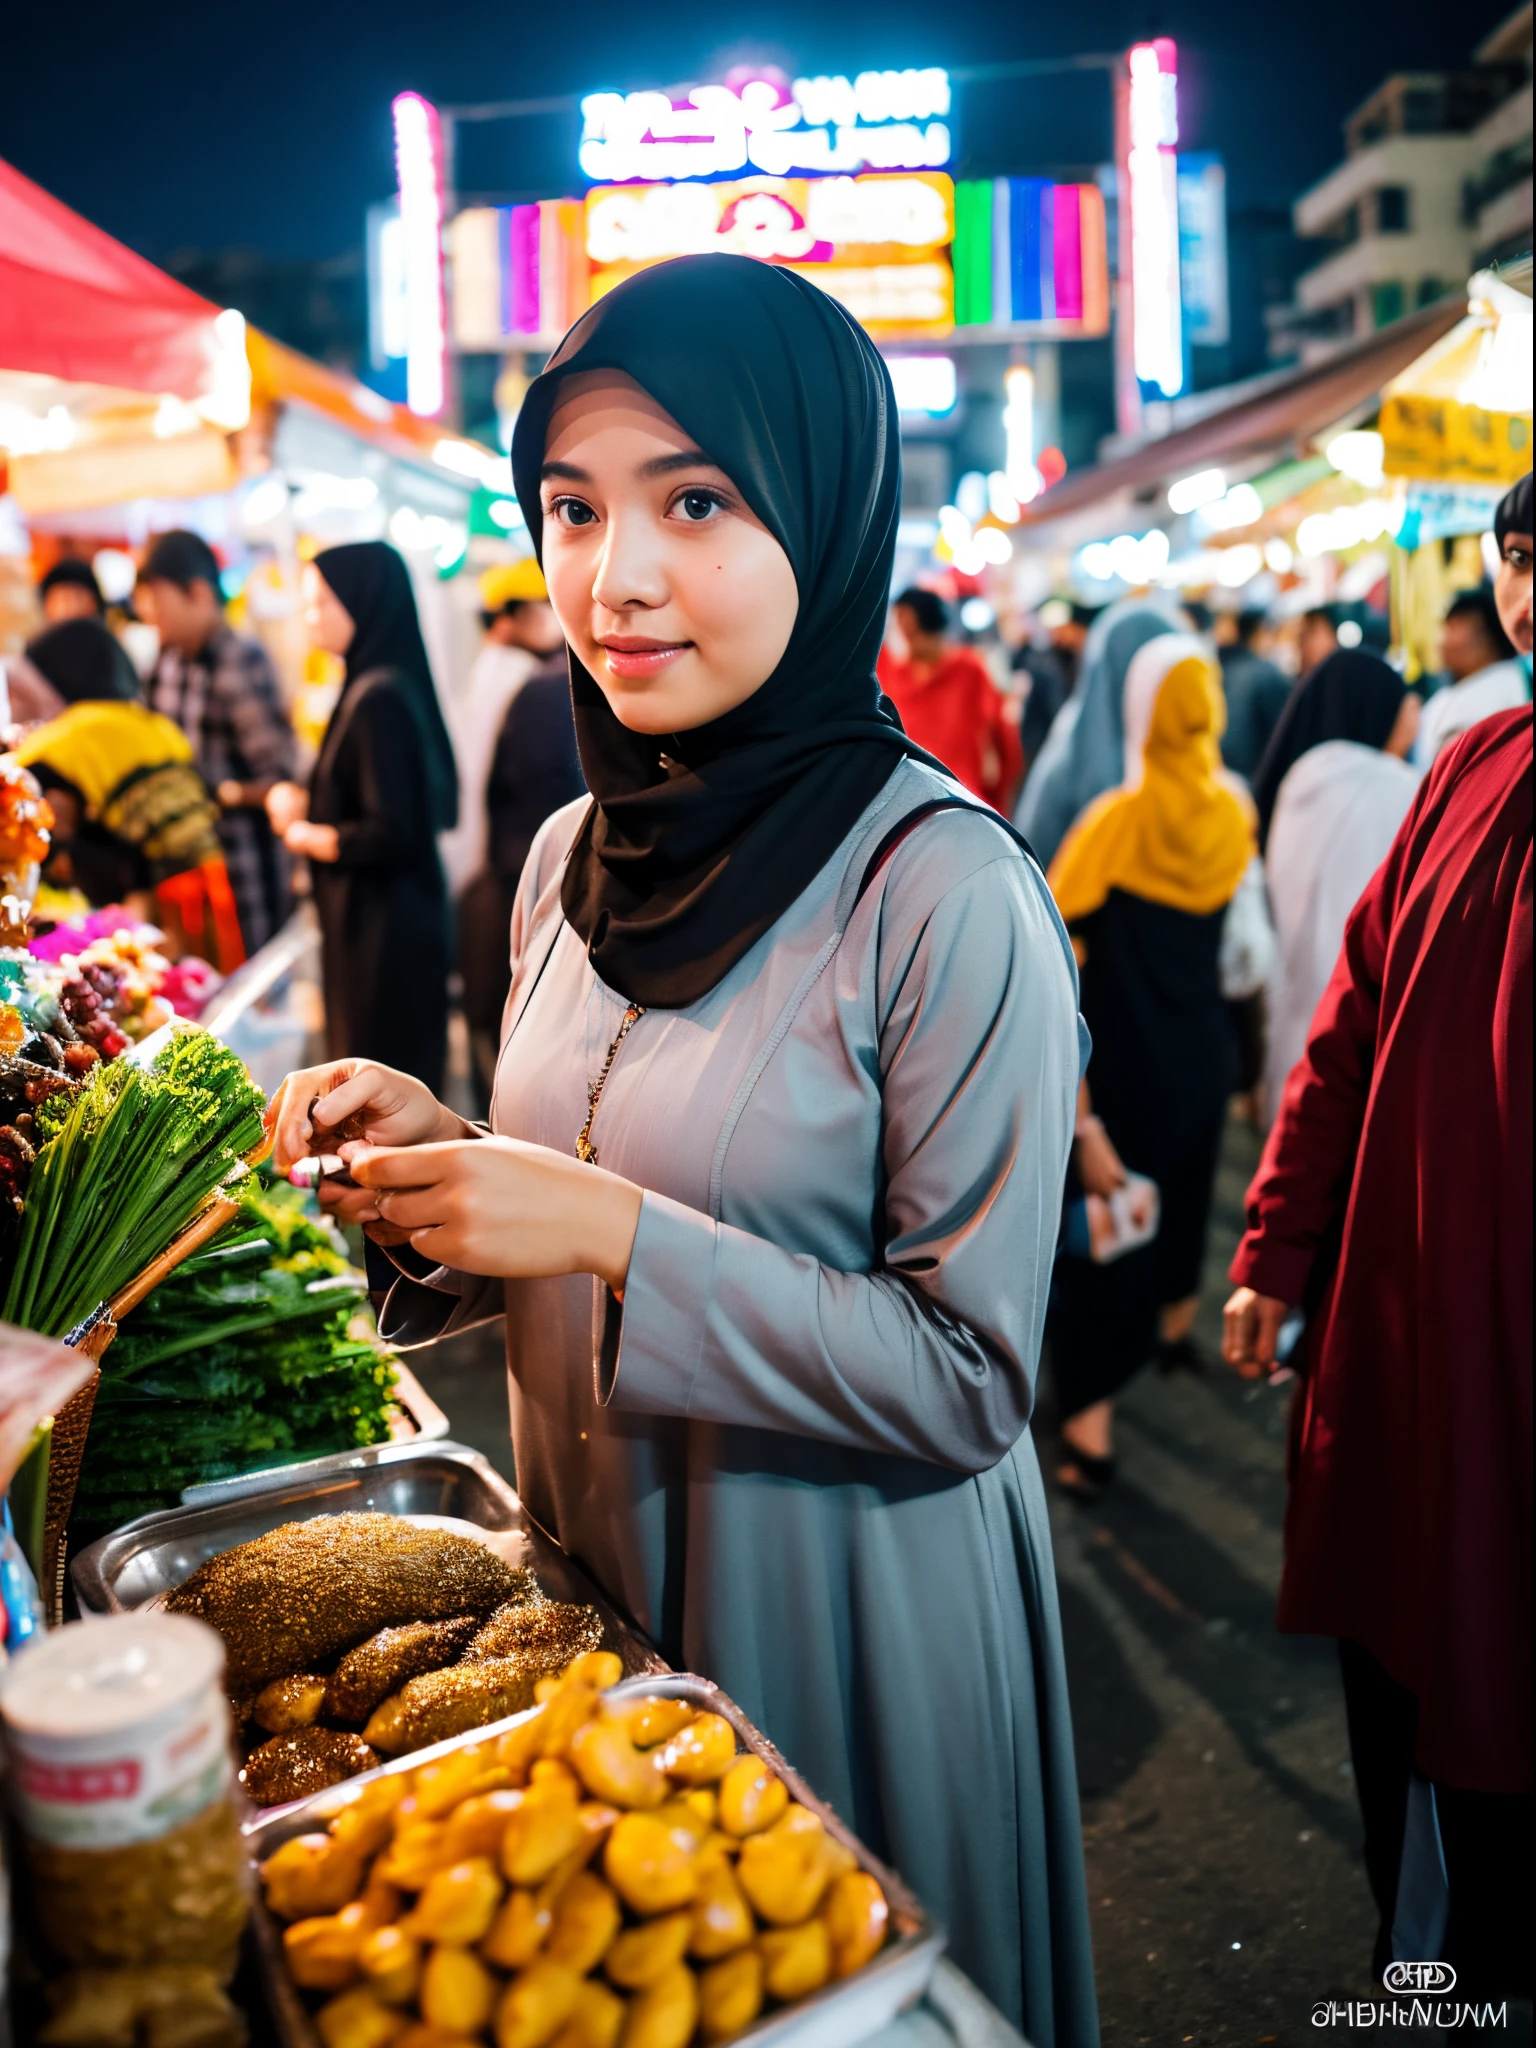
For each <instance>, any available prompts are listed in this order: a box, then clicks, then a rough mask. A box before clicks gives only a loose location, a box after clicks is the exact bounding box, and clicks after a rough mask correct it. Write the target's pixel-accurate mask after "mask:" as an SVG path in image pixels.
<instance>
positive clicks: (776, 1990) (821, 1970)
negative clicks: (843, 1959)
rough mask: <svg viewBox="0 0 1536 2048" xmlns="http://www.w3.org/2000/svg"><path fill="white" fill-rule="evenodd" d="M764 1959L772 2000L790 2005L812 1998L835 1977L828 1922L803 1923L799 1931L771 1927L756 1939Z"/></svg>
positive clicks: (811, 1921) (809, 1921)
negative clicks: (794, 2001) (802, 1999)
mask: <svg viewBox="0 0 1536 2048" xmlns="http://www.w3.org/2000/svg"><path fill="white" fill-rule="evenodd" d="M757 1949H758V1954H759V1955H760V1956H761V1957H762V1959H763V1983H764V1985H765V1986H766V1987H767V1990H768V1993H769V1995H770V1997H773V1998H777V1999H778V2000H779V2001H780V2002H781V2003H782V2004H784V2005H788V2004H790V2003H791V2001H792V2000H794V1999H796V1998H809V1997H810V1995H811V1993H812V1992H813V1991H819V1990H820V1989H821V1987H822V1985H823V1984H825V1983H826V1982H827V1980H828V1978H829V1977H830V1976H831V1975H832V1937H831V1936H830V1935H829V1934H828V1932H827V1923H826V1921H825V1920H804V1921H802V1922H801V1924H800V1925H799V1926H798V1927H770V1928H769V1929H768V1930H767V1932H766V1933H764V1934H760V1935H759V1936H758V1938H757Z"/></svg>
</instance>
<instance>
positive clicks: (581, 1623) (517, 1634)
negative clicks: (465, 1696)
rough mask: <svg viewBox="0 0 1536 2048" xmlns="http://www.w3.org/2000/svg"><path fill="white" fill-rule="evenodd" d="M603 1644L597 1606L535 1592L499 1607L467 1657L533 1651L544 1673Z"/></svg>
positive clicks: (522, 1654) (534, 1660) (470, 1660)
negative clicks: (552, 1598) (546, 1596)
mask: <svg viewBox="0 0 1536 2048" xmlns="http://www.w3.org/2000/svg"><path fill="white" fill-rule="evenodd" d="M526 1569H527V1568H526V1566H525V1567H524V1570H526ZM530 1576H531V1575H530ZM602 1647H603V1623H602V1617H601V1615H599V1613H598V1611H597V1609H596V1608H595V1607H578V1606H577V1605H575V1603H574V1602H571V1601H567V1600H546V1599H544V1598H543V1597H542V1595H539V1596H536V1597H534V1598H530V1597H529V1596H528V1595H527V1594H526V1593H524V1594H522V1595H520V1596H519V1597H518V1598H516V1599H513V1600H509V1601H507V1602H506V1603H505V1605H503V1606H501V1607H498V1608H497V1610H496V1612H495V1613H494V1614H493V1615H492V1616H491V1618H490V1620H489V1621H488V1622H487V1623H486V1624H485V1626H484V1628H482V1629H481V1630H480V1632H479V1634H478V1635H477V1636H476V1637H475V1638H474V1640H473V1641H472V1642H471V1644H470V1646H469V1648H468V1649H467V1650H466V1651H465V1652H464V1662H465V1663H466V1664H478V1663H480V1662H482V1661H483V1660H485V1659H487V1658H492V1657H527V1658H528V1659H529V1660H530V1662H531V1663H536V1664H537V1667H538V1669H537V1672H536V1674H535V1675H536V1676H537V1677H540V1678H542V1677H544V1676H545V1675H546V1674H548V1673H550V1672H555V1671H559V1670H561V1669H562V1668H563V1667H564V1666H565V1665H567V1664H569V1663H570V1662H571V1661H572V1659H573V1658H576V1657H579V1656H581V1655H582V1653H583V1652H585V1651H589V1650H600V1649H601V1648H602Z"/></svg>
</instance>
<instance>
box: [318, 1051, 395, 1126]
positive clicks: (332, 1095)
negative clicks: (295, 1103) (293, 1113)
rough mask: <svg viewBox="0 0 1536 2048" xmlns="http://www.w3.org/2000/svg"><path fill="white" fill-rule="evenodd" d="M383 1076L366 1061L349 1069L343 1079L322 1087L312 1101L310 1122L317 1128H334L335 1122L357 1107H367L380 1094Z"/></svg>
mask: <svg viewBox="0 0 1536 2048" xmlns="http://www.w3.org/2000/svg"><path fill="white" fill-rule="evenodd" d="M383 1079H384V1077H383V1075H382V1074H381V1073H380V1072H379V1070H378V1068H377V1067H375V1066H370V1065H369V1064H367V1063H366V1062H364V1064H363V1065H361V1066H358V1067H355V1068H353V1069H351V1070H350V1071H349V1072H348V1073H347V1074H346V1076H345V1078H344V1079H342V1080H340V1081H337V1082H335V1083H334V1085H333V1086H332V1087H330V1088H328V1089H326V1090H325V1091H324V1092H323V1093H322V1094H321V1097H320V1100H319V1101H318V1102H317V1103H316V1104H315V1108H314V1117H313V1121H314V1123H315V1126H316V1128H317V1129H319V1130H322V1131H330V1130H334V1129H335V1127H336V1126H337V1124H339V1123H343V1122H345V1120H346V1119H347V1118H348V1117H349V1116H356V1115H357V1113H358V1111H359V1110H365V1109H369V1108H371V1107H372V1106H373V1105H374V1104H375V1103H376V1102H378V1100H379V1098H380V1097H381V1096H382V1095H383V1094H384V1092H385V1091H384V1088H383V1087H382V1085H381V1084H382V1082H383Z"/></svg>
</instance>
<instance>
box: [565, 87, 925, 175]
mask: <svg viewBox="0 0 1536 2048" xmlns="http://www.w3.org/2000/svg"><path fill="white" fill-rule="evenodd" d="M949 108H950V92H949V74H948V73H947V72H945V71H940V70H933V69H930V70H925V71H861V72H860V73H859V75H858V76H857V77H856V78H854V79H848V78H843V77H836V78H797V79H796V80H795V81H794V83H793V85H790V84H789V83H788V82H787V81H786V80H784V79H783V78H782V77H773V76H766V77H765V76H750V75H747V76H733V77H732V78H731V79H730V80H728V81H727V82H726V83H725V84H723V85H700V86H695V87H693V88H692V89H691V90H690V91H689V92H687V93H686V94H684V95H682V96H681V97H674V96H672V95H670V94H668V93H664V92H632V93H617V92H597V93H589V94H588V96H587V97H586V98H585V99H584V100H583V101H582V103H581V113H582V131H581V147H580V151H579V159H580V163H581V168H582V170H583V172H584V173H585V175H586V176H587V177H589V178H590V179H591V180H592V181H593V183H594V184H600V185H624V184H632V183H634V182H636V181H645V182H651V183H654V182H658V181H662V180H667V181H682V180H693V179H701V178H724V177H730V176H732V175H738V176H739V175H740V174H742V173H743V172H748V171H754V170H755V171H761V172H763V173H765V174H766V175H768V176H769V177H775V178H787V177H794V176H810V177H828V176H832V175H835V174H837V173H852V172H856V171H864V170H876V171H905V170H940V169H942V168H943V166H944V165H945V164H947V163H948V162H949V158H950V152H951V141H950V131H949V126H948V121H947V116H948V114H949Z"/></svg>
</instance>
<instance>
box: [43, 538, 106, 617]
mask: <svg viewBox="0 0 1536 2048" xmlns="http://www.w3.org/2000/svg"><path fill="white" fill-rule="evenodd" d="M37 595H38V599H39V602H40V603H41V604H42V607H43V623H44V625H45V626H62V625H63V624H64V623H65V621H66V620H68V619H99V618H102V617H104V616H105V614H106V609H107V605H106V600H105V598H103V596H102V594H101V585H100V584H99V583H98V582H97V581H96V572H95V570H94V569H93V568H92V567H91V565H90V563H89V562H82V561H81V560H80V558H79V556H78V555H64V556H62V557H61V558H60V559H59V560H58V561H57V562H55V563H54V565H53V567H52V568H51V569H50V570H49V571H48V573H47V574H46V575H45V576H44V577H43V579H42V581H41V582H40V583H39V584H38V586H37Z"/></svg>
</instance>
